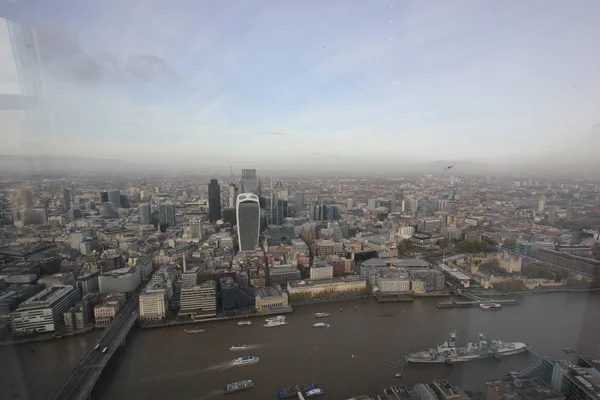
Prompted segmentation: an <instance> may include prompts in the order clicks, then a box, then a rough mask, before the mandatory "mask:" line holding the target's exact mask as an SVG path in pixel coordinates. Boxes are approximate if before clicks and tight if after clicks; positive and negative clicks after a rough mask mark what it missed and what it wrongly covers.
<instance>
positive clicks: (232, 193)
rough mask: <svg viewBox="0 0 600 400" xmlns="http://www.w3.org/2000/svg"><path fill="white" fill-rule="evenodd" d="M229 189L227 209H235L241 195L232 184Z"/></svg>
mask: <svg viewBox="0 0 600 400" xmlns="http://www.w3.org/2000/svg"><path fill="white" fill-rule="evenodd" d="M227 189H228V191H227V207H229V208H233V209H235V204H236V202H237V197H238V194H239V190H238V187H237V186H236V185H235V183H233V182H232V183H230V184H229V186H228V188H227Z"/></svg>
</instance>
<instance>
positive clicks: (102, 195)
mask: <svg viewBox="0 0 600 400" xmlns="http://www.w3.org/2000/svg"><path fill="white" fill-rule="evenodd" d="M100 203H108V192H100Z"/></svg>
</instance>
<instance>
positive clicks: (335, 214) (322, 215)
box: [310, 203, 340, 221]
mask: <svg viewBox="0 0 600 400" xmlns="http://www.w3.org/2000/svg"><path fill="white" fill-rule="evenodd" d="M310 218H311V219H312V220H313V221H328V220H329V221H331V220H338V219H340V211H339V208H338V207H337V206H333V205H329V204H323V203H313V204H312V207H311V213H310Z"/></svg>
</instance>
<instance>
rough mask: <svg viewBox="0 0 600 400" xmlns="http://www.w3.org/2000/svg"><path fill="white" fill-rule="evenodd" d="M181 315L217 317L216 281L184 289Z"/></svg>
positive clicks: (180, 309)
mask: <svg viewBox="0 0 600 400" xmlns="http://www.w3.org/2000/svg"><path fill="white" fill-rule="evenodd" d="M179 315H198V316H200V315H201V316H203V317H204V316H206V317H210V316H215V315H217V290H216V284H215V281H206V282H203V283H201V284H200V285H195V286H189V287H182V288H181V296H180V308H179Z"/></svg>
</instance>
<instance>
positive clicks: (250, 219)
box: [236, 193, 260, 251]
mask: <svg viewBox="0 0 600 400" xmlns="http://www.w3.org/2000/svg"><path fill="white" fill-rule="evenodd" d="M236 216H237V232H238V241H239V244H240V251H248V250H254V248H255V247H256V246H258V236H259V234H260V205H259V201H258V196H257V195H255V194H253V193H242V194H240V195H239V196H238V199H237V204H236Z"/></svg>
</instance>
